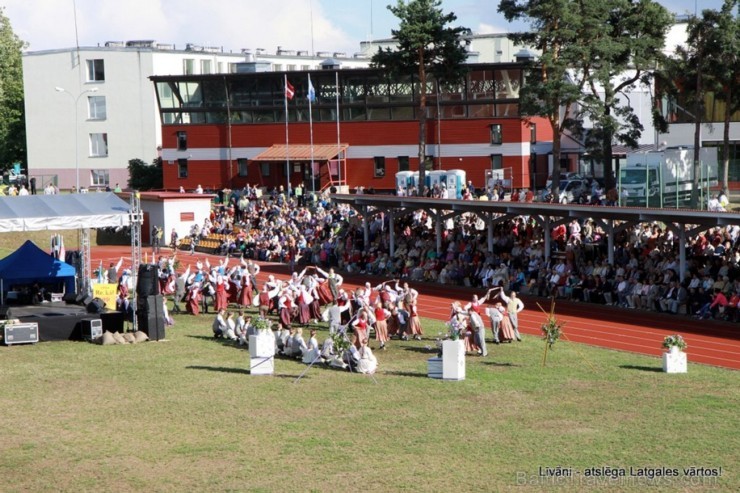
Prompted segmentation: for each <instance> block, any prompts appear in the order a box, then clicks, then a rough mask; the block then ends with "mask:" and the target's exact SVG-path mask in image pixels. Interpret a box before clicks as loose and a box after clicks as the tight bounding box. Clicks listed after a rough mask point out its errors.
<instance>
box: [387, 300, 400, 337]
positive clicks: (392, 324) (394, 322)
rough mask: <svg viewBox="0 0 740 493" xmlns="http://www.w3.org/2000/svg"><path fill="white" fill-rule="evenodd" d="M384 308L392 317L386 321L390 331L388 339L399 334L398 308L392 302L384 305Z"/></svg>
mask: <svg viewBox="0 0 740 493" xmlns="http://www.w3.org/2000/svg"><path fill="white" fill-rule="evenodd" d="M383 306H384V308H385V309H386V310H387V311H388V313H390V316H389V317H388V318H387V319H386V327H387V331H388V337H389V338H391V337H393V336H396V335H399V334H398V328H399V325H398V307H397V306H396V305H394V304H392V303H390V302H388V303H383Z"/></svg>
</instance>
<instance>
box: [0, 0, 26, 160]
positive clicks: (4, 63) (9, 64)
mask: <svg viewBox="0 0 740 493" xmlns="http://www.w3.org/2000/svg"><path fill="white" fill-rule="evenodd" d="M25 47H26V43H25V42H23V41H21V39H20V38H18V36H16V35H15V33H14V32H13V28H12V26H11V25H10V20H9V19H8V18H7V17H6V16H5V13H4V8H3V7H0V170H5V169H7V168H9V167H10V166H11V165H12V164H13V163H21V164H22V165H23V167H25V164H26V122H25V112H24V101H23V64H22V58H21V51H22V50H23V49H24V48H25Z"/></svg>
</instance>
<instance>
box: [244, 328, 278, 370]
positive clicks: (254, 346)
mask: <svg viewBox="0 0 740 493" xmlns="http://www.w3.org/2000/svg"><path fill="white" fill-rule="evenodd" d="M274 372H275V336H273V334H272V331H264V334H258V335H256V336H249V373H250V374H251V375H272V374H273V373H274Z"/></svg>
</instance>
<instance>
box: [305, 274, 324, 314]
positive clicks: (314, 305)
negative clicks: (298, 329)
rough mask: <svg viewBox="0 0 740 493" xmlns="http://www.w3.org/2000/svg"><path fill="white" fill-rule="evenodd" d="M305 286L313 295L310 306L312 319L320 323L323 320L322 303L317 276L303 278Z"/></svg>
mask: <svg viewBox="0 0 740 493" xmlns="http://www.w3.org/2000/svg"><path fill="white" fill-rule="evenodd" d="M303 284H304V286H306V290H307V291H308V292H309V294H310V295H311V302H310V303H309V304H308V310H309V312H310V315H311V318H312V319H313V320H314V321H316V323H318V321H319V319H321V302H320V301H319V292H318V281H317V276H316V275H315V274H311V275H308V276H306V277H305V278H303Z"/></svg>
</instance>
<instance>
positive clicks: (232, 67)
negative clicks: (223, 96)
mask: <svg viewBox="0 0 740 493" xmlns="http://www.w3.org/2000/svg"><path fill="white" fill-rule="evenodd" d="M229 73H230V74H235V73H236V63H229Z"/></svg>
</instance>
